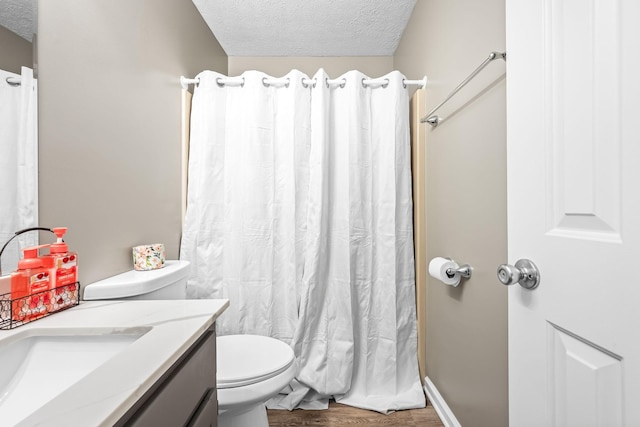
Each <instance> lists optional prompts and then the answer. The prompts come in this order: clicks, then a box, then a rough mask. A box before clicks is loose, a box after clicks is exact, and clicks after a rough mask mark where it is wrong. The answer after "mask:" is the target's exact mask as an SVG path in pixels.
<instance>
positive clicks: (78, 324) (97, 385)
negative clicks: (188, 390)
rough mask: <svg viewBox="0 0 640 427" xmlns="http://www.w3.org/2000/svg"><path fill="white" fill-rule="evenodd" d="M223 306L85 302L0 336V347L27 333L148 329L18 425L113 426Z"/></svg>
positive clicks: (178, 302)
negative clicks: (13, 337)
mask: <svg viewBox="0 0 640 427" xmlns="http://www.w3.org/2000/svg"><path fill="white" fill-rule="evenodd" d="M228 305H229V302H228V300H164V301H161V300H158V301H155V300H154V301H131V300H128V301H113V300H112V301H89V302H81V303H80V305H79V306H77V307H73V308H71V309H68V310H65V311H63V312H60V313H55V314H52V315H51V316H49V317H47V318H44V319H39V320H36V321H34V322H31V323H29V324H27V325H24V326H21V327H19V328H16V329H13V330H9V331H0V343H1V341H2V340H5V339H8V338H10V337H12V336H15V335H16V334H19V333H23V332H25V331H29V330H34V331H33V332H39V333H45V334H46V333H52V331H56V330H59V329H69V328H77V329H82V331H83V332H84V333H86V332H87V331H89V333H94V332H95V333H96V334H101V333H113V332H109V331H119V330H123V329H128V328H136V327H141V328H150V330H149V332H146V333H145V334H144V335H142V336H141V337H140V338H138V339H137V340H136V341H134V342H133V343H131V344H130V345H129V346H127V347H126V348H125V349H124V350H122V351H120V352H119V353H117V354H116V355H115V356H113V357H112V358H110V359H109V360H107V361H106V362H104V363H103V364H102V365H100V366H99V367H98V368H97V369H95V370H94V371H92V372H91V373H89V374H88V375H87V376H85V377H84V378H82V379H81V380H79V381H78V382H76V383H75V384H73V385H71V386H70V387H69V388H67V389H66V390H65V391H63V392H62V393H60V394H59V395H58V396H56V397H55V398H53V399H52V400H51V401H49V402H48V403H47V404H45V405H44V406H42V407H41V408H34V410H35V412H33V413H31V414H30V415H29V416H28V417H27V418H25V419H23V420H22V421H20V422H19V423H18V424H17V425H18V426H65V427H66V426H71V425H73V426H111V425H113V424H114V423H115V422H116V421H118V420H119V419H120V418H121V417H122V416H123V415H124V414H125V413H126V411H127V410H128V409H129V408H130V407H131V406H132V405H133V404H134V403H136V402H137V401H138V400H139V399H140V397H142V395H144V393H145V392H146V391H147V390H148V389H149V388H150V387H151V386H152V385H153V384H154V383H155V382H156V381H158V379H160V377H161V376H162V375H163V374H164V373H165V372H166V371H167V369H169V368H170V367H171V365H173V363H174V362H176V361H177V360H178V359H179V357H180V356H181V355H182V354H183V353H184V352H185V351H186V350H187V349H188V348H189V347H190V346H191V345H192V344H193V343H194V342H195V341H196V340H197V339H198V338H199V337H200V336H201V335H202V334H203V333H204V332H205V331H206V330H207V329H209V327H210V326H211V325H212V324H213V323H214V322H215V319H216V318H217V317H218V316H219V315H220V314H221V313H222V312H223V311H224V310H225V309H226V308H227V307H228ZM36 330H37V331H36ZM47 331H48V332H47ZM69 363H74V361H73V360H69ZM0 369H2V367H0ZM56 375H64V366H60V367H55V369H52V375H51V379H46V380H49V381H55V377H56ZM1 423H2V420H1V419H0V424H1Z"/></svg>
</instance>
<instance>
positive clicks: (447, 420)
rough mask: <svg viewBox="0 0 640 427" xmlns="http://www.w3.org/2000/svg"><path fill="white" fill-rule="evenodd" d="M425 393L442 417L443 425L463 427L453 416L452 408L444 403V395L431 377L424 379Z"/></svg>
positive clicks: (446, 426)
mask: <svg viewBox="0 0 640 427" xmlns="http://www.w3.org/2000/svg"><path fill="white" fill-rule="evenodd" d="M424 391H425V393H427V398H429V402H431V404H432V405H433V408H434V409H435V410H436V413H437V414H438V416H439V417H440V421H442V424H444V425H445V427H462V426H461V425H460V423H459V422H458V420H457V419H456V416H455V415H453V411H451V408H449V405H447V402H445V401H444V399H443V398H442V395H441V394H440V392H439V391H438V389H437V388H436V386H435V384H434V383H433V382H432V381H431V380H430V379H429V377H425V378H424Z"/></svg>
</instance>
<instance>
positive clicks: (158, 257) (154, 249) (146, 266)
mask: <svg viewBox="0 0 640 427" xmlns="http://www.w3.org/2000/svg"><path fill="white" fill-rule="evenodd" d="M164 261H165V260H164V245H163V244H162V243H156V244H153V245H140V246H135V247H134V248H133V268H134V270H140V271H144V270H157V269H159V268H162V267H164Z"/></svg>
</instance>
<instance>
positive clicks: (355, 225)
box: [181, 70, 425, 412]
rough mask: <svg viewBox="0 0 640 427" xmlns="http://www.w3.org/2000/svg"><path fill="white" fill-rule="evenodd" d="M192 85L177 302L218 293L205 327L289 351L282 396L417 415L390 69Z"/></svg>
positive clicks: (398, 113)
mask: <svg viewBox="0 0 640 427" xmlns="http://www.w3.org/2000/svg"><path fill="white" fill-rule="evenodd" d="M242 77H243V79H244V84H243V86H235V87H231V86H229V85H224V86H220V85H218V84H217V83H216V79H218V78H224V76H222V75H219V74H216V73H213V72H208V71H207V72H203V73H201V74H200V75H199V78H200V84H199V86H198V87H197V89H196V90H195V93H194V98H193V109H192V134H191V135H192V136H191V153H190V164H189V188H188V206H187V215H186V219H185V226H184V233H183V240H182V248H181V258H183V259H187V260H190V261H192V262H193V268H192V272H191V275H192V277H191V278H190V280H189V284H188V292H189V295H190V296H191V297H196V298H206V297H218V298H229V299H230V301H231V307H230V309H229V310H228V312H227V313H225V314H223V316H222V317H221V318H220V320H219V324H218V328H219V329H218V331H219V333H221V334H228V333H257V334H262V335H269V336H272V337H275V338H279V339H281V340H283V341H285V342H288V343H290V344H291V346H292V347H293V348H294V351H295V354H296V357H297V359H298V363H299V372H298V374H297V375H296V380H294V382H293V384H292V386H291V389H290V390H289V394H288V395H283V396H280V397H278V398H275V399H274V400H272V401H271V402H270V406H272V407H273V406H276V407H284V408H288V409H291V408H293V407H296V406H302V407H318V405H317V403H314V402H315V401H317V400H319V399H320V400H323V403H322V404H321V406H326V403H325V402H326V399H327V398H328V397H334V398H336V400H338V401H340V402H342V403H346V404H349V405H353V406H357V407H362V408H367V409H373V410H376V411H380V412H387V411H390V410H396V409H408V408H416V407H423V406H424V404H425V401H424V395H423V392H422V387H421V384H420V380H419V375H418V368H417V334H416V324H415V322H416V315H415V280H414V260H413V230H412V216H411V215H412V199H411V175H410V146H409V129H408V120H409V112H408V108H409V100H408V93H407V89H406V88H405V87H404V85H403V76H402V75H401V74H400V73H398V72H393V73H390V74H388V75H386V76H384V79H387V81H388V84H385V85H384V86H382V85H375V86H367V87H365V86H364V85H363V82H362V81H363V79H367V78H368V77H366V76H365V75H363V74H362V73H360V72H357V71H351V72H349V73H346V74H345V75H343V76H342V77H341V78H343V79H344V80H345V81H344V85H342V86H331V87H329V86H328V85H327V84H326V82H327V79H329V76H327V75H326V73H325V72H324V71H323V70H320V71H319V72H318V73H317V74H316V75H315V76H314V79H315V81H316V84H315V85H309V87H306V85H305V84H304V83H303V79H306V78H307V76H305V75H304V74H302V73H300V72H298V71H292V72H290V73H289V74H288V75H287V76H285V79H287V80H283V81H288V84H287V85H284V84H278V85H265V84H263V78H268V77H269V76H266V75H264V74H262V73H258V72H255V71H252V72H246V73H244V74H243V75H242Z"/></svg>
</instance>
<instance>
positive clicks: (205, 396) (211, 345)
mask: <svg viewBox="0 0 640 427" xmlns="http://www.w3.org/2000/svg"><path fill="white" fill-rule="evenodd" d="M215 367H216V337H215V331H214V330H209V331H207V332H206V333H205V334H204V335H203V336H202V337H201V338H200V340H198V341H197V342H196V343H195V344H194V345H193V346H192V347H191V349H189V350H188V351H187V352H186V353H185V356H183V357H182V358H181V359H180V360H178V361H177V362H176V363H175V364H174V365H173V366H172V367H171V368H170V369H169V371H167V373H166V374H165V375H164V376H163V378H162V379H161V380H160V381H158V383H156V386H154V388H153V389H152V390H150V392H149V393H147V395H145V396H143V398H142V399H140V401H139V402H138V404H136V405H135V406H134V408H132V410H131V411H129V413H128V414H127V415H125V417H123V420H124V422H122V423H120V422H119V423H118V424H117V425H123V426H132V427H134V426H135V427H146V426H184V425H186V424H187V423H188V422H189V421H190V420H192V419H194V418H196V417H197V416H201V421H200V424H193V425H206V426H209V425H213V426H215V425H216V418H217V395H216V391H215V385H216V373H215ZM211 399H213V401H214V402H216V405H215V407H216V412H214V413H213V414H211V411H210V408H207V409H209V411H208V412H206V413H204V412H205V406H206V405H207V403H208V402H209V401H210V400H211ZM207 417H209V418H211V417H213V418H212V419H211V420H210V421H211V423H210V424H205V423H204V421H205V418H207ZM125 419H126V420H125ZM123 420H121V421H123ZM190 425H191V423H190Z"/></svg>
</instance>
